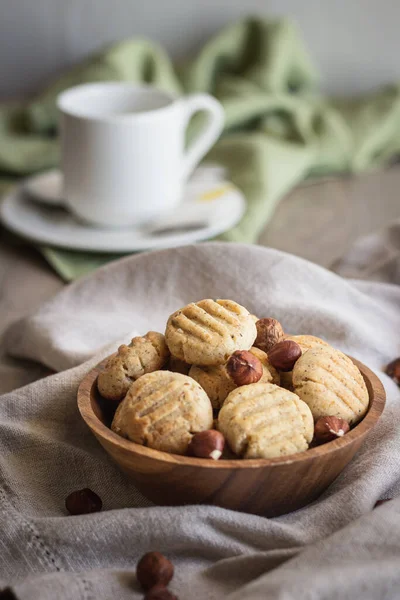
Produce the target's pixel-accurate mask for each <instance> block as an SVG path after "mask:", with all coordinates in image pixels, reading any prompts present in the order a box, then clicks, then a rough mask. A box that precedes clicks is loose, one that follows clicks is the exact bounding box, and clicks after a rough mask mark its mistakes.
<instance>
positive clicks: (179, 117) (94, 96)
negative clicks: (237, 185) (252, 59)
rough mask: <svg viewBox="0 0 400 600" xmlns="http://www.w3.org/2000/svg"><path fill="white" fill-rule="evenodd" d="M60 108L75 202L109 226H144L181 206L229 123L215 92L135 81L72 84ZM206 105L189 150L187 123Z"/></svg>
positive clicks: (67, 180) (70, 203)
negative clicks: (177, 92)
mask: <svg viewBox="0 0 400 600" xmlns="http://www.w3.org/2000/svg"><path fill="white" fill-rule="evenodd" d="M58 108H59V109H60V111H61V153H62V161H61V162H62V170H63V174H64V198H65V202H66V205H67V208H69V209H70V210H71V211H72V212H73V213H74V214H75V215H76V216H77V217H79V218H80V219H82V220H84V221H85V222H87V223H89V224H92V225H97V226H102V227H104V226H106V227H121V226H129V225H140V224H143V223H145V222H146V221H150V220H151V219H152V218H154V217H156V216H158V215H160V214H162V213H166V212H168V211H171V210H172V209H173V208H175V207H176V206H178V204H179V203H180V201H181V200H182V195H183V186H184V184H185V181H186V179H187V178H188V176H189V175H190V173H191V172H192V170H193V169H194V168H195V166H196V165H197V164H198V163H199V161H200V160H201V159H202V158H203V156H204V155H205V154H206V152H207V151H208V150H209V149H210V148H211V146H212V145H213V144H214V142H215V141H216V140H217V139H218V137H219V135H220V134H221V131H222V128H223V123H224V111H223V108H222V106H221V104H220V103H219V102H218V101H217V100H216V99H215V98H213V97H212V96H209V95H208V94H194V95H191V96H186V97H175V96H173V95H172V94H170V93H167V92H163V91H161V90H158V89H156V88H154V87H152V86H146V85H140V86H137V85H133V84H128V83H93V84H92V83H90V84H84V85H80V86H77V87H74V88H71V89H69V90H66V91H65V92H63V93H62V94H60V95H59V97H58ZM199 111H205V112H206V113H207V115H208V118H207V122H206V123H205V125H204V127H203V130H202V131H201V132H200V133H199V134H198V136H197V137H196V139H195V140H194V141H193V142H192V143H191V144H190V145H189V147H188V148H187V149H185V134H186V128H187V125H188V123H189V121H190V119H191V117H192V116H193V114H194V113H196V112H199Z"/></svg>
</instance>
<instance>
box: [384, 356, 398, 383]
mask: <svg viewBox="0 0 400 600" xmlns="http://www.w3.org/2000/svg"><path fill="white" fill-rule="evenodd" d="M385 373H386V375H389V377H390V378H391V379H393V381H394V382H395V383H397V385H399V386H400V357H399V358H396V359H395V360H392V362H391V363H389V364H388V365H387V367H386V369H385Z"/></svg>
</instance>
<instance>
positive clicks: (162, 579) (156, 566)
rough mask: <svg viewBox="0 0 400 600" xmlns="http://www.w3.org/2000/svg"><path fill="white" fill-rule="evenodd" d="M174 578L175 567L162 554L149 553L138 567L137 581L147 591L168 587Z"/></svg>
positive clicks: (143, 557) (140, 561)
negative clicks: (156, 587)
mask: <svg viewBox="0 0 400 600" xmlns="http://www.w3.org/2000/svg"><path fill="white" fill-rule="evenodd" d="M173 576H174V565H173V564H172V562H171V561H170V560H168V558H167V557H166V556H164V555H163V554H161V552H147V554H144V555H143V556H142V558H141V559H140V560H139V562H138V565H137V567H136V577H137V580H138V581H139V583H140V585H141V586H142V588H143V589H144V590H145V591H147V590H151V589H152V588H153V587H154V586H156V585H157V586H166V585H168V584H169V582H170V581H171V579H172V577H173Z"/></svg>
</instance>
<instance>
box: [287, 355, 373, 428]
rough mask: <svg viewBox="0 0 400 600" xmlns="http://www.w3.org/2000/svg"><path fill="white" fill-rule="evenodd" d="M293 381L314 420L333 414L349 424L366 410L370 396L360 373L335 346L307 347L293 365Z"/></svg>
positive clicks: (355, 421)
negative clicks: (308, 348) (309, 348)
mask: <svg viewBox="0 0 400 600" xmlns="http://www.w3.org/2000/svg"><path fill="white" fill-rule="evenodd" d="M293 385H294V390H295V392H296V394H297V395H298V396H299V397H300V398H301V399H302V400H304V402H306V403H307V404H308V406H309V407H310V409H311V412H312V414H313V417H314V419H315V420H316V419H318V418H319V417H322V416H327V415H329V416H331V415H333V416H335V417H340V418H342V419H344V420H345V421H347V422H348V423H349V424H350V425H351V424H352V423H357V422H358V421H359V420H360V419H361V418H362V417H363V416H364V415H365V413H366V412H367V409H368V404H369V396H368V390H367V387H366V385H365V382H364V379H363V376H362V375H361V373H360V371H359V369H358V368H357V367H356V365H355V364H354V363H353V361H352V360H350V358H348V357H347V356H346V355H345V354H343V353H342V352H339V350H335V349H334V348H322V347H319V348H312V349H311V350H307V352H305V353H304V354H303V356H301V357H300V358H299V360H298V361H297V363H296V364H295V366H294V369H293Z"/></svg>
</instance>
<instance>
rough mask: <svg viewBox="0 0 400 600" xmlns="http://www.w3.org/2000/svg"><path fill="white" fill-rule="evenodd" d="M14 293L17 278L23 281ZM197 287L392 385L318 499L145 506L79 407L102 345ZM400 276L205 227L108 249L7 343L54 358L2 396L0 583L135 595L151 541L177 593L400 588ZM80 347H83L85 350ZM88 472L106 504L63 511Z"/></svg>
mask: <svg viewBox="0 0 400 600" xmlns="http://www.w3.org/2000/svg"><path fill="white" fill-rule="evenodd" d="M21 290H22V293H23V283H21ZM204 297H222V298H223V297H227V298H233V299H235V300H236V301H238V302H240V303H242V304H244V305H245V306H247V307H248V308H249V310H251V311H252V312H253V313H255V314H257V315H259V316H269V315H273V316H275V317H276V318H278V319H279V320H280V321H282V323H283V325H284V327H285V329H286V330H287V331H288V332H293V333H295V332H296V333H310V334H313V335H317V336H321V337H323V338H325V339H327V340H328V341H329V342H331V343H332V344H333V345H335V346H337V347H338V348H340V349H341V350H343V351H345V352H347V353H349V354H351V355H353V356H355V357H357V358H359V359H360V360H362V361H363V362H365V363H366V364H367V365H368V366H369V367H371V368H372V369H373V370H374V371H375V372H377V373H378V375H379V376H380V377H381V378H382V381H383V382H384V384H385V387H386V390H387V395H388V401H387V407H386V409H385V412H384V415H383V417H382V419H381V421H380V422H379V424H378V425H377V426H376V428H375V429H374V431H373V432H372V433H371V434H370V435H369V437H368V440H367V441H366V443H365V444H364V446H363V447H362V449H361V450H360V452H359V453H358V454H357V455H356V457H355V458H354V460H353V461H352V462H351V463H350V464H349V465H348V467H347V468H346V469H345V471H344V472H343V473H342V475H341V476H340V477H339V478H338V479H337V480H336V481H335V482H334V484H333V485H332V486H331V487H330V489H329V490H328V491H327V492H326V493H325V494H324V495H323V496H322V497H321V498H320V499H319V500H318V501H316V502H314V503H313V504H311V505H310V506H307V507H306V508H303V509H301V510H299V511H297V512H294V513H292V514H289V515H285V516H282V517H280V518H276V519H267V518H264V517H258V516H254V515H246V514H241V513H236V512H232V511H229V510H224V509H222V508H216V507H210V506H187V507H175V508H165V507H156V506H151V505H150V503H149V502H147V501H146V500H145V499H144V498H143V497H142V496H141V495H140V493H138V492H137V491H136V490H135V488H134V486H133V485H132V483H131V482H130V481H129V480H128V479H127V478H126V477H125V476H124V475H122V474H121V473H120V472H119V471H118V469H117V467H115V466H114V464H113V463H112V462H111V461H110V460H109V458H108V456H107V455H106V453H105V452H104V451H103V450H102V448H101V447H100V445H99V444H98V443H97V442H96V440H95V439H94V437H93V436H92V434H91V433H90V431H89V430H88V429H87V428H86V425H85V424H84V423H83V422H82V421H81V419H80V416H79V414H78V410H77V407H76V391H77V387H78V384H79V382H80V380H81V379H82V377H83V376H84V375H85V374H86V373H87V371H88V370H89V369H90V368H91V367H92V366H93V365H94V364H96V362H97V361H98V360H100V359H101V358H102V357H103V356H104V355H105V354H106V353H107V352H109V351H110V347H112V348H113V347H114V344H116V343H118V342H119V341H121V340H125V341H126V340H128V339H129V337H130V336H131V335H132V334H133V333H138V332H140V333H144V332H145V331H147V330H148V329H156V330H159V331H163V328H164V326H165V321H166V319H167V317H168V315H169V314H170V313H171V312H172V311H174V310H175V309H177V308H178V307H180V306H182V305H183V304H185V303H187V302H189V301H192V300H198V299H200V298H204ZM399 332H400V288H399V287H396V286H394V285H390V284H382V283H371V282H365V281H364V282H353V281H352V282H349V281H346V280H345V279H342V278H340V277H339V276H337V275H335V274H333V273H331V272H329V271H326V270H324V269H322V268H320V267H318V266H315V265H313V264H311V263H308V262H306V261H304V260H301V259H298V258H295V257H293V256H289V255H286V254H283V253H281V252H277V251H274V250H270V249H266V248H260V247H256V246H246V245H235V244H225V243H217V242H216V243H207V244H201V245H198V246H189V247H186V248H178V249H172V250H166V251H161V252H154V253H146V254H141V255H138V256H133V257H129V258H126V259H123V260H121V261H119V262H116V263H114V264H110V265H108V266H106V267H104V268H102V269H100V270H98V271H96V272H95V273H94V274H92V275H90V276H89V277H87V278H86V279H82V280H79V281H77V282H76V283H74V284H73V285H71V286H69V287H67V288H65V289H64V290H63V291H62V292H61V293H60V294H59V295H58V296H56V297H55V298H54V299H53V300H51V301H49V302H47V304H45V305H44V306H43V307H42V308H41V310H39V312H38V313H37V314H35V315H33V316H31V317H28V318H26V319H24V320H23V321H22V322H19V323H17V324H16V325H14V326H13V327H12V329H11V330H10V331H9V332H8V333H7V335H6V339H5V344H6V346H7V349H8V351H9V352H11V353H12V354H13V355H15V356H19V357H24V358H28V359H34V360H36V361H39V362H41V363H43V364H44V365H46V366H47V367H49V368H51V369H54V370H56V371H59V373H57V374H55V375H52V376H49V377H47V378H45V379H42V380H39V381H36V382H34V383H31V384H29V385H27V386H25V387H23V388H20V389H18V390H16V391H13V392H11V393H8V394H5V395H3V396H1V397H0V427H1V434H0V587H1V585H3V586H5V585H10V586H11V587H12V590H13V592H14V593H15V595H16V597H17V598H18V599H19V600H55V599H61V600H65V599H71V600H94V599H96V600H98V599H104V600H110V599H115V600H125V599H126V600H128V599H133V598H141V597H142V592H141V591H140V589H139V587H138V585H137V583H136V581H135V574H134V573H135V564H136V562H137V560H138V558H139V557H140V556H141V555H142V554H143V553H144V552H146V551H149V550H155V549H157V550H160V551H161V552H164V553H165V554H167V555H168V556H169V557H170V558H171V559H172V560H173V561H174V563H175V565H176V575H175V578H174V580H173V582H172V585H171V589H172V590H173V591H174V592H175V593H176V594H177V595H178V596H179V598H180V600H189V599H199V600H203V599H204V600H217V599H218V600H220V599H221V598H226V599H228V600H242V599H243V598H246V599H248V600H261V599H265V598H268V599H282V600H283V599H284V600H289V599H296V600H302V599H310V600H311V599H313V600H314V599H318V600H319V599H328V598H329V599H333V598H335V599H336V598H340V599H341V600H347V599H348V600H354V599H355V598H362V599H363V600H365V599H374V600H376V599H385V600H387V599H392V598H399V597H400V568H399V564H400V499H399V500H397V499H395V500H393V501H392V502H388V503H386V504H384V505H382V506H380V507H379V508H377V509H375V510H372V509H373V506H374V504H375V502H376V501H377V500H378V499H379V498H384V497H391V496H395V497H396V496H397V495H398V494H399V492H400V426H399V423H400V393H399V390H398V388H397V386H396V385H395V384H394V383H393V382H392V381H391V380H390V379H389V378H388V377H386V376H385V375H384V374H383V373H382V367H383V365H385V364H386V363H387V362H388V361H389V360H391V359H393V358H394V357H396V356H398V355H400V335H399ZM84 361H86V362H84ZM82 487H90V488H91V489H93V490H94V491H95V492H97V493H98V494H99V495H100V496H101V497H102V499H103V506H104V508H103V512H101V513H97V514H93V515H88V516H80V517H70V516H67V515H66V512H65V509H64V499H65V497H66V496H67V494H68V493H70V492H71V491H72V490H75V489H77V488H82Z"/></svg>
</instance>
